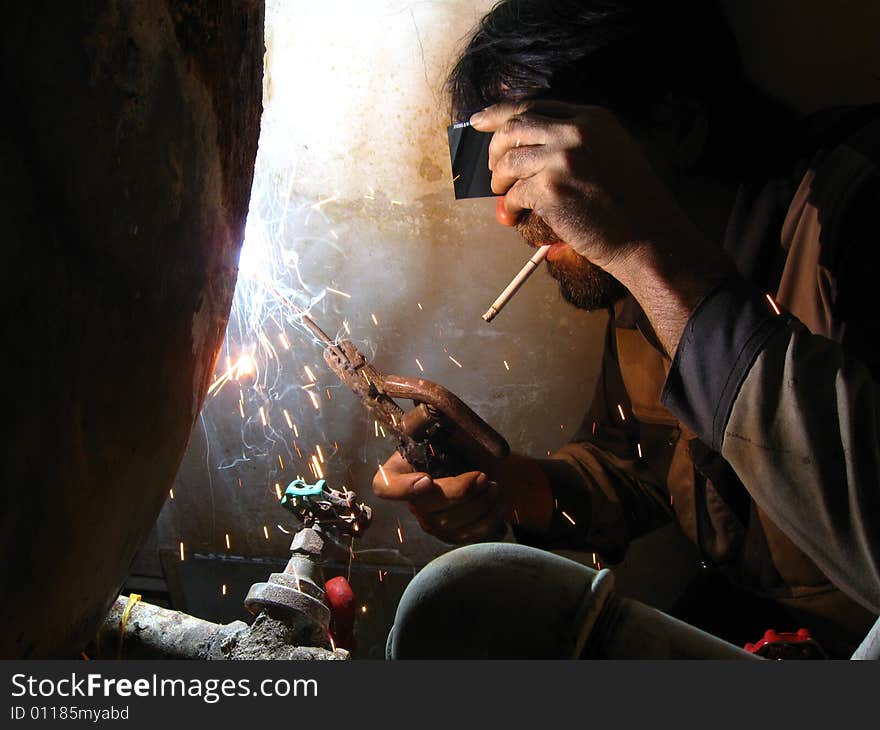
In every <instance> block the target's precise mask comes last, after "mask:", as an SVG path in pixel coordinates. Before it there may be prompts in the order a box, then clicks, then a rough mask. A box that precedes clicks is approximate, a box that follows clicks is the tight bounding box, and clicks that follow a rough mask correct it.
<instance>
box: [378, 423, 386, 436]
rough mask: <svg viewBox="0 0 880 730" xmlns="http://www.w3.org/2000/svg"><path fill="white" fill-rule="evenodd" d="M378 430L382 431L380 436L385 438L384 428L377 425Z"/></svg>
mask: <svg viewBox="0 0 880 730" xmlns="http://www.w3.org/2000/svg"><path fill="white" fill-rule="evenodd" d="M379 430H380V431H381V432H382V438H385V429H384V428H382V427H381V426H379Z"/></svg>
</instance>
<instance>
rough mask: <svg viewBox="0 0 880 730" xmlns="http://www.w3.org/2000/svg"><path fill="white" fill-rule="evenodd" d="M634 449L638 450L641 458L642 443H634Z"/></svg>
mask: <svg viewBox="0 0 880 730" xmlns="http://www.w3.org/2000/svg"><path fill="white" fill-rule="evenodd" d="M636 451H638V452H639V458H640V459H641V458H642V445H641V444H636Z"/></svg>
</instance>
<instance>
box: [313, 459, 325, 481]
mask: <svg viewBox="0 0 880 730" xmlns="http://www.w3.org/2000/svg"><path fill="white" fill-rule="evenodd" d="M312 466H314V467H315V473H317V475H318V479H323V478H324V472H323V471H322V470H321V464H320V462H319V461H318V457H317V456H314V455H313V456H312Z"/></svg>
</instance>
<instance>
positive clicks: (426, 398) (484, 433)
mask: <svg viewBox="0 0 880 730" xmlns="http://www.w3.org/2000/svg"><path fill="white" fill-rule="evenodd" d="M324 360H325V361H326V362H327V364H328V366H329V367H330V369H331V370H332V371H333V372H334V373H336V375H337V377H338V378H339V379H340V380H341V381H342V383H343V384H344V385H346V386H347V387H348V388H349V390H351V391H352V392H353V393H354V394H355V395H356V396H357V397H358V399H359V400H360V401H361V403H363V405H364V406H365V407H366V409H367V410H368V411H369V412H370V414H371V415H372V416H373V417H374V418H376V419H377V420H378V421H381V422H382V423H383V424H385V427H387V428H388V429H389V430H390V431H391V432H392V433H394V434H395V435H397V437H398V439H399V446H398V450H399V451H400V453H401V455H402V456H403V457H404V458H405V459H406V460H407V462H409V464H411V465H412V467H413V468H414V469H416V470H417V471H424V472H426V473H427V474H430V475H431V476H432V477H434V478H440V477H444V476H451V475H453V474H459V473H461V472H463V471H469V470H471V469H474V468H481V469H486V468H488V467H489V466H490V465H491V464H492V463H494V462H495V461H497V460H499V459H503V458H504V457H506V456H507V455H508V454H509V453H510V447H509V446H508V444H507V442H506V441H505V440H504V438H503V437H502V436H501V435H500V434H499V433H498V432H497V431H495V429H493V428H492V427H491V426H490V425H489V424H488V423H486V422H485V421H484V420H483V419H482V418H480V417H479V416H478V415H477V414H476V413H474V411H473V410H471V409H470V408H469V407H468V406H467V404H465V403H464V402H463V401H462V400H461V399H460V398H459V397H458V396H456V395H455V394H454V393H452V392H451V391H449V390H447V389H446V388H444V387H443V386H442V385H439V384H437V383H434V382H432V381H430V380H424V379H423V378H408V377H405V376H402V375H383V374H382V373H380V372H379V371H378V370H376V369H375V368H374V367H373V366H372V365H371V364H370V363H369V362H368V361H367V359H366V358H365V357H364V356H363V354H361V352H360V351H358V349H357V348H356V347H355V346H354V345H353V344H352V343H351V342H349V341H347V340H342V341H340V342H339V343H338V344H334V345H331V346H329V347H327V348H326V349H325V350H324ZM395 398H407V399H409V400H412V401H413V403H414V404H415V405H414V408H412V409H411V410H409V411H404V410H403V409H402V408H401V407H400V406H399V405H398V404H397V403H396V402H395V401H394V399H395Z"/></svg>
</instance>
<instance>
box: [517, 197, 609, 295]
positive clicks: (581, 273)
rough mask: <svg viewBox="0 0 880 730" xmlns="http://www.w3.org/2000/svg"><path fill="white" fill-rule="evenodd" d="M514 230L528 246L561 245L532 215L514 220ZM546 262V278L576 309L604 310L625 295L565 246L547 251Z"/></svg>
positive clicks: (598, 269) (591, 265)
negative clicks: (551, 281) (547, 275)
mask: <svg viewBox="0 0 880 730" xmlns="http://www.w3.org/2000/svg"><path fill="white" fill-rule="evenodd" d="M516 229H517V231H519V233H520V235H521V236H522V237H523V238H524V239H525V241H526V243H528V244H529V245H531V246H535V247H537V246H542V245H544V244H547V243H562V241H560V239H559V237H558V236H557V235H556V234H555V233H554V232H553V229H552V228H550V226H548V225H547V224H546V223H545V222H544V221H543V219H541V218H540V217H538V216H537V215H535V213H533V212H529V214H528V215H527V216H524V217H523V218H522V219H521V220H520V221H518V222H517V223H516ZM546 261H547V270H548V271H549V272H550V276H552V277H553V278H554V279H556V281H558V282H559V291H560V293H561V294H562V297H563V298H564V299H565V300H566V301H567V302H570V303H571V304H573V305H574V306H575V307H577V308H578V309H585V310H587V311H589V312H592V311H595V310H597V309H607V308H608V307H610V306H611V305H612V304H614V302H616V301H618V300H620V299H622V298H623V297H624V296H626V289H625V288H624V286H623V284H621V283H620V282H619V281H618V280H617V279H615V278H614V277H613V276H611V274H609V273H607V272H605V271H603V270H602V269H600V268H599V267H598V266H596V265H595V264H592V263H590V262H589V261H588V260H587V259H585V258H584V257H583V256H581V255H580V254H577V253H575V252H574V250H573V249H572V248H571V247H569V246H565V245H563V246H557V247H556V248H554V249H551V250H550V253H549V254H548V256H547V259H546Z"/></svg>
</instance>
